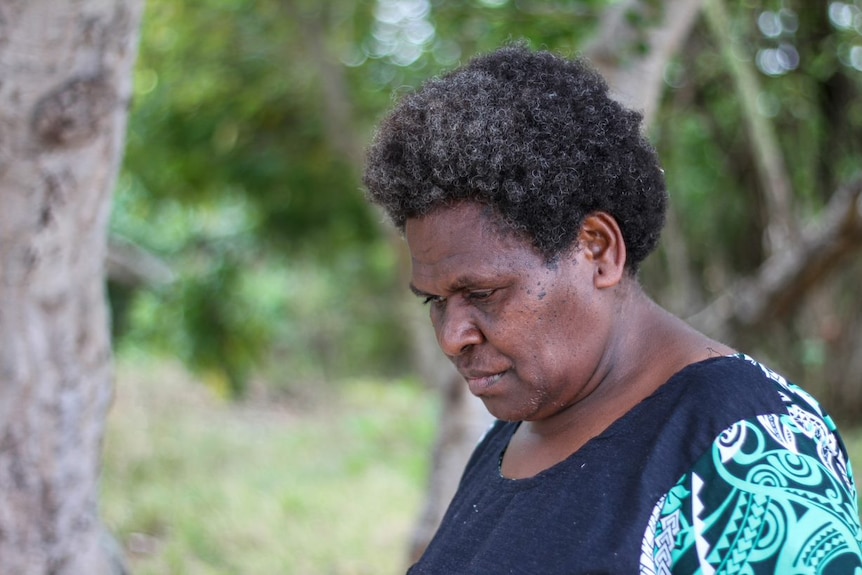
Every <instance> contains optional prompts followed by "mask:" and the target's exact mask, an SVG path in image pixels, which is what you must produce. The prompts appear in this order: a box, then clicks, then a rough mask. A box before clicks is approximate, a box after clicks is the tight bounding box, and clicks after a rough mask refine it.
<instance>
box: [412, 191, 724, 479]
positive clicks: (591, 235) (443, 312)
mask: <svg viewBox="0 0 862 575" xmlns="http://www.w3.org/2000/svg"><path fill="white" fill-rule="evenodd" d="M405 234H406V237H407V242H408V245H409V247H410V253H411V256H412V261H413V274H412V281H411V289H412V290H413V291H414V293H416V294H417V295H418V296H420V297H423V298H425V299H426V300H427V302H428V305H429V307H430V315H431V322H432V324H433V326H434V330H435V333H436V335H437V341H438V343H439V345H440V347H441V349H442V350H443V352H444V353H445V354H446V355H447V356H448V357H449V359H450V360H451V361H452V362H453V363H454V364H455V366H456V368H457V369H458V371H459V372H460V373H461V375H462V376H464V378H465V379H466V380H467V384H468V386H469V387H470V391H471V392H472V393H473V394H475V395H477V396H478V397H479V398H481V399H482V401H483V402H484V403H485V406H486V407H487V408H488V410H489V411H490V412H491V413H492V414H493V415H494V416H495V417H497V418H499V419H504V420H508V421H522V422H523V423H522V424H521V425H520V426H519V428H518V430H517V432H516V433H515V435H514V436H513V438H512V440H511V442H510V444H509V447H508V448H507V450H506V453H505V456H504V458H503V463H502V473H503V475H504V476H505V477H509V478H512V479H518V478H525V477H531V476H533V475H536V474H537V473H539V472H541V471H543V470H545V469H547V468H549V467H551V466H553V465H555V464H556V463H559V462H560V461H562V460H564V459H566V458H567V457H568V456H569V455H571V454H572V453H574V452H575V451H577V450H578V449H580V448H581V447H582V446H583V445H584V444H585V443H586V442H588V441H589V440H590V439H592V438H593V437H596V436H597V435H599V434H600V433H601V432H602V431H604V430H605V429H606V428H607V427H608V426H609V425H610V424H612V423H613V422H614V421H616V420H617V419H619V418H620V417H622V416H623V415H625V413H627V412H628V411H629V410H630V409H631V408H632V407H634V406H635V405H637V404H638V403H639V402H640V401H642V400H643V399H645V398H646V397H648V396H649V395H651V394H652V393H653V392H655V390H656V389H658V388H659V387H660V386H661V385H662V384H663V383H665V382H666V381H667V380H668V379H669V378H670V377H671V376H672V375H673V374H674V373H676V372H678V371H679V370H680V369H682V368H683V367H685V366H686V365H689V364H692V363H696V362H698V361H702V360H704V359H707V358H709V357H714V356H716V355H726V354H730V353H733V350H732V349H731V348H729V347H727V346H725V345H723V344H720V343H718V342H716V341H713V340H711V339H709V338H707V337H706V336H704V335H703V334H700V333H699V332H697V331H695V330H693V329H692V328H691V327H689V326H688V325H687V324H686V323H685V322H683V321H681V320H680V319H678V318H676V317H675V316H673V315H672V314H670V313H668V312H666V311H665V310H663V309H662V308H660V307H659V306H658V305H656V304H655V303H654V302H653V301H652V300H651V299H650V298H649V297H648V296H647V295H646V294H645V293H644V292H643V290H642V289H641V287H640V285H639V284H638V282H637V280H636V279H635V278H634V277H633V276H632V275H631V274H630V273H628V271H627V269H626V267H625V262H626V248H625V242H624V241H623V237H622V234H621V232H620V229H619V226H618V224H617V222H616V221H615V220H614V218H613V217H612V216H610V215H608V214H606V213H603V212H598V213H594V214H591V215H590V216H588V217H587V218H586V219H585V221H584V223H583V225H582V227H581V231H580V234H579V236H578V241H577V243H576V245H574V246H572V248H570V249H569V250H567V251H566V252H565V253H563V254H561V255H560V256H559V258H557V260H555V261H554V262H551V263H549V262H547V261H546V260H545V258H544V257H543V256H542V255H541V254H540V253H539V252H538V251H537V250H535V248H533V246H532V244H531V243H530V242H529V241H528V240H526V239H525V238H523V237H519V236H516V235H514V234H512V233H509V232H506V231H503V230H502V228H501V226H500V225H499V224H498V223H497V219H496V218H495V217H494V215H493V213H492V212H491V211H490V208H488V207H487V206H482V205H479V204H476V203H470V202H465V203H460V204H457V205H455V206H450V207H444V208H440V209H438V210H436V211H434V212H432V213H430V214H428V215H426V216H424V217H422V218H418V219H410V220H408V221H407V224H406V228H405Z"/></svg>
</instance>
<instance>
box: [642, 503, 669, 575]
mask: <svg viewBox="0 0 862 575" xmlns="http://www.w3.org/2000/svg"><path fill="white" fill-rule="evenodd" d="M665 501H667V493H665V494H664V495H662V496H661V499H659V500H658V503H656V504H655V507H653V509H652V513H650V516H649V521H647V528H646V531H644V537H643V539H642V540H641V563H640V570H639V571H640V575H656V565H655V532H656V528H657V527H658V517H659V515H661V510H662V507H664V502H665Z"/></svg>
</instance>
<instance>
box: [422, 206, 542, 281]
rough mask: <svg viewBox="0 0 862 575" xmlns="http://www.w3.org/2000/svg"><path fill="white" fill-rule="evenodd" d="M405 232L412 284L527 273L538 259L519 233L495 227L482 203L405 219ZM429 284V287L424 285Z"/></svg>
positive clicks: (443, 209)
mask: <svg viewBox="0 0 862 575" xmlns="http://www.w3.org/2000/svg"><path fill="white" fill-rule="evenodd" d="M405 236H406V238H407V244H408V246H409V248H410V255H411V258H412V262H413V282H414V285H415V286H416V287H417V288H419V289H422V287H423V286H422V285H419V284H420V283H426V282H427V283H435V282H437V281H444V280H449V281H454V280H453V279H452V278H453V276H458V277H473V276H475V277H486V276H494V275H497V274H501V273H513V272H527V271H529V270H531V269H534V268H535V267H537V266H543V264H544V258H542V256H541V255H540V254H539V253H538V251H537V250H536V249H535V248H534V247H533V246H532V244H531V243H529V242H528V241H527V240H525V239H524V238H522V237H519V236H517V235H515V234H513V233H511V232H508V231H505V230H503V229H502V228H501V226H500V224H499V223H498V221H497V219H496V217H495V215H494V214H493V212H492V211H491V209H490V208H488V207H487V206H483V205H481V204H476V203H461V204H457V205H455V206H451V207H445V208H440V209H438V210H435V211H433V212H431V213H430V214H428V215H426V216H423V217H421V218H416V219H409V220H407V223H406V225H405ZM429 287H430V286H429Z"/></svg>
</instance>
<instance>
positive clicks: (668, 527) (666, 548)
mask: <svg viewBox="0 0 862 575" xmlns="http://www.w3.org/2000/svg"><path fill="white" fill-rule="evenodd" d="M667 497H668V495H667V494H665V495H663V496H662V498H661V499H659V500H658V503H656V505H655V507H654V508H653V510H652V513H651V514H650V518H649V522H648V524H647V529H646V532H645V533H644V537H643V540H642V542H641V560H640V570H639V573H640V575H671V567H673V550H674V548H675V547H676V536H677V535H679V532H680V531H681V530H682V525H681V522H680V516H681V512H680V510H679V509H677V510H676V511H674V512H673V513H671V514H670V515H667V516H665V517H664V518H662V519H661V521H659V517H660V516H661V512H662V509H663V508H664V505H665V502H666V501H667Z"/></svg>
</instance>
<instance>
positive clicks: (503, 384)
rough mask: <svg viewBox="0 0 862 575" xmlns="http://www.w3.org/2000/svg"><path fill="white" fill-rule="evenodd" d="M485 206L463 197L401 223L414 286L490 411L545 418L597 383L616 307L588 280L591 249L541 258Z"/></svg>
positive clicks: (450, 354)
mask: <svg viewBox="0 0 862 575" xmlns="http://www.w3.org/2000/svg"><path fill="white" fill-rule="evenodd" d="M487 210H488V208H487V207H484V206H481V205H478V204H473V203H462V204H458V205H456V206H453V207H447V208H441V209H439V210H437V211H435V212H432V213H431V214H429V215H427V216H424V217H422V218H419V219H411V220H408V221H407V224H406V236H407V243H408V245H409V248H410V253H411V256H412V261H413V273H412V281H411V289H412V290H413V291H414V292H415V293H416V295H417V296H419V297H421V298H424V299H425V300H426V301H427V305H428V306H429V308H430V315H431V323H432V324H433V326H434V330H435V332H436V335H437V341H438V343H439V345H440V347H441V348H442V350H443V352H444V353H445V354H446V355H447V356H448V357H449V359H450V360H451V361H452V362H453V363H454V364H455V367H456V368H457V369H458V371H459V372H460V373H461V375H462V376H463V377H464V378H465V379H466V380H467V384H468V386H469V387H470V391H471V392H472V393H473V394H474V395H476V396H478V397H480V398H481V399H482V401H483V402H484V403H485V406H486V407H487V408H488V410H489V411H490V412H491V413H492V414H493V415H494V416H495V417H497V418H500V419H504V420H509V421H521V420H527V421H540V420H544V419H546V418H548V417H551V416H553V415H555V414H557V413H559V412H560V411H561V410H563V409H565V408H567V407H569V406H570V405H573V404H574V403H577V402H578V401H580V400H581V399H583V398H584V397H586V396H587V395H589V394H590V393H591V392H592V390H593V389H595V387H596V386H597V385H598V383H599V382H600V380H601V377H602V373H603V372H604V369H605V365H604V364H605V361H603V360H604V359H605V357H606V356H607V348H608V345H609V341H610V329H611V316H612V314H613V304H612V302H611V300H610V296H609V294H608V293H606V292H608V291H609V290H602V289H599V288H598V287H596V285H595V281H594V278H595V274H596V270H597V266H596V265H595V264H594V261H593V259H592V258H591V257H590V250H589V249H573V250H571V251H569V252H566V253H564V254H562V255H561V256H560V258H559V260H558V261H556V262H554V263H552V264H548V263H546V262H545V259H544V258H543V257H542V255H541V254H540V253H539V252H538V251H536V250H535V248H533V247H532V245H531V244H529V243H528V242H526V241H524V240H523V239H522V238H519V237H517V236H514V235H512V234H507V233H505V232H501V231H500V229H499V227H497V225H496V224H495V223H494V221H493V219H492V217H491V215H490V214H488V212H487ZM599 273H601V272H599Z"/></svg>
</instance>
